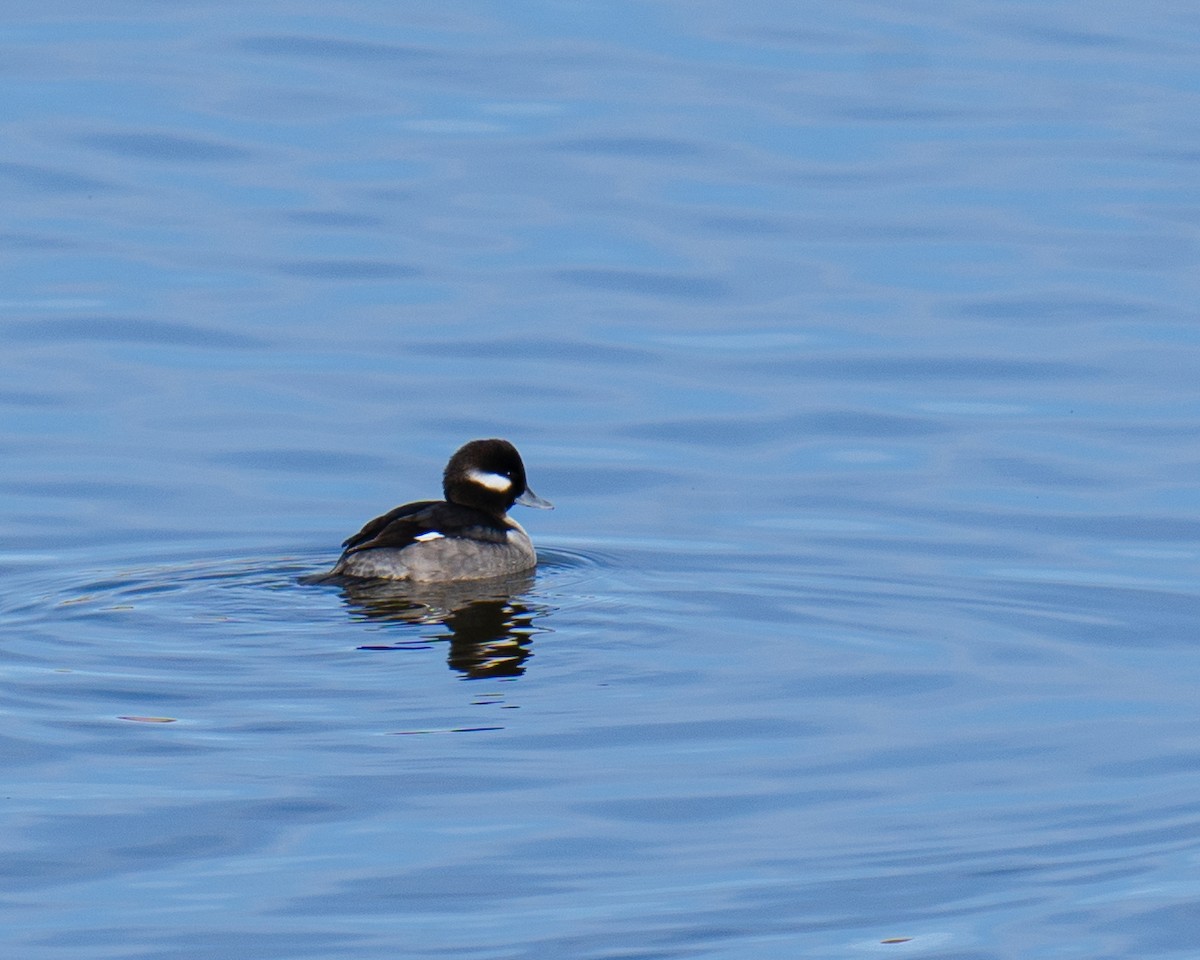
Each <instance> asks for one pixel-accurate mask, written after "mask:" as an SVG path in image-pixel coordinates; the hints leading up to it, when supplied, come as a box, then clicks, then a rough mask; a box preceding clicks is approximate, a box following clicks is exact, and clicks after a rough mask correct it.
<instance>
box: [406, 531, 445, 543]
mask: <svg viewBox="0 0 1200 960" xmlns="http://www.w3.org/2000/svg"><path fill="white" fill-rule="evenodd" d="M413 539H414V540H420V541H421V542H422V543H424V542H425V541H426V540H445V539H446V535H445V534H444V533H438V532H437V531H436V530H430V531H429V532H428V533H420V534H417V536H415V537H413Z"/></svg>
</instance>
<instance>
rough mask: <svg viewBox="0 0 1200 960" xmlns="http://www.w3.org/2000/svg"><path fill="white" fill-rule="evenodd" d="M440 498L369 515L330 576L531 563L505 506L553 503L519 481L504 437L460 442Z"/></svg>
mask: <svg viewBox="0 0 1200 960" xmlns="http://www.w3.org/2000/svg"><path fill="white" fill-rule="evenodd" d="M442 489H443V490H444V491H445V495H446V499H445V500H420V501H417V502H415V503H406V504H405V505H404V506H402V507H396V509H395V510H392V511H390V512H388V513H385V514H384V515H383V516H382V517H376V518H375V519H374V520H372V521H371V522H370V523H368V524H367V525H366V526H365V527H363V528H362V529H361V530H359V531H358V533H356V534H355V535H354V536H352V537H351V538H350V539H349V540H347V541H346V542H345V543H343V544H342V546H343V547H345V550H344V551H343V552H342V556H341V559H340V560H338V562H337V566H335V567H334V568H333V569H332V570H331V571H330V574H329V575H330V576H343V577H381V578H384V579H388V580H415V581H420V582H424V583H431V582H445V581H450V580H482V579H485V578H487V577H501V576H506V575H509V574H514V573H520V572H521V571H523V570H532V569H533V568H534V567H535V566H537V554H536V553H534V550H533V543H532V542H530V540H529V534H527V533H526V532H525V531H524V530H523V529H522V527H521V525H520V524H519V523H517V522H516V521H515V520H510V519H509V518H508V517H507V516H506V514H507V513H508V511H509V509H510V508H511V507H512V505H513V504H514V503H519V504H521V505H523V506H526V507H538V508H540V509H543V510H552V509H553V504H551V503H550V502H549V501H548V500H543V499H542V498H541V497H539V496H538V495H537V494H536V493H534V492H533V491H532V490H530V489H529V487H528V486H527V485H526V483H525V465H524V464H523V463H522V462H521V455H520V454H519V453H517V448H516V447H514V446H513V445H512V444H511V443H509V442H508V441H507V440H472V441H471V442H470V443H467V444H464V445H463V446H461V447H459V449H458V450H457V452H455V454H454V456H452V457H451V458H450V462H449V463H448V464H446V472H445V473H444V474H443V476H442Z"/></svg>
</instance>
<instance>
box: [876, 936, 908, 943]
mask: <svg viewBox="0 0 1200 960" xmlns="http://www.w3.org/2000/svg"><path fill="white" fill-rule="evenodd" d="M879 942H880V943H912V937H888V938H887V939H886V940H880V941H879Z"/></svg>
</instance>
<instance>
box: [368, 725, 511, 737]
mask: <svg viewBox="0 0 1200 960" xmlns="http://www.w3.org/2000/svg"><path fill="white" fill-rule="evenodd" d="M503 729H504V728H503V727H446V728H444V729H442V730H394V731H392V732H391V733H386V734H384V736H386V737H416V736H421V735H423V734H434V733H488V732H490V731H493V730H503Z"/></svg>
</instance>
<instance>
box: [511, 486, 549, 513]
mask: <svg viewBox="0 0 1200 960" xmlns="http://www.w3.org/2000/svg"><path fill="white" fill-rule="evenodd" d="M517 503H519V504H520V505H521V506H523V507H533V508H534V509H536V510H553V509H554V504H552V503H551V502H550V501H549V500H543V499H542V498H541V497H539V496H538V495H537V494H536V493H534V492H533V491H532V490H530V489H529V488H528V487H526V488H525V492H524V493H523V494H521V495H520V496H519V497H517Z"/></svg>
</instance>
